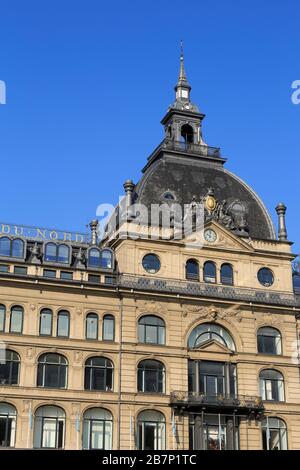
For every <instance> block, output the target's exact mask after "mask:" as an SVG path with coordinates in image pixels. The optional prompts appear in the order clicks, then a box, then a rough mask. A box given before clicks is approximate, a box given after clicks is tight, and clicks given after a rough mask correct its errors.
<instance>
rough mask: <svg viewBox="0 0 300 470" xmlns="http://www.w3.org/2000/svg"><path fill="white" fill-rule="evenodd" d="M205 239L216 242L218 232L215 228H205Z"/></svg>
mask: <svg viewBox="0 0 300 470" xmlns="http://www.w3.org/2000/svg"><path fill="white" fill-rule="evenodd" d="M204 239H205V240H206V241H207V242H208V243H214V242H215V241H216V239H217V234H216V232H215V231H214V230H212V229H211V228H208V229H207V230H205V232H204Z"/></svg>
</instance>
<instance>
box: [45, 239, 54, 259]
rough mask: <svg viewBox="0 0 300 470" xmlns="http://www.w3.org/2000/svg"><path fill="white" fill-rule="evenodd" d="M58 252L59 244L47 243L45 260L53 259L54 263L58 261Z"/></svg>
mask: <svg viewBox="0 0 300 470" xmlns="http://www.w3.org/2000/svg"><path fill="white" fill-rule="evenodd" d="M56 252H57V246H56V245H55V243H47V245H46V253H45V261H51V262H52V263H55V262H56Z"/></svg>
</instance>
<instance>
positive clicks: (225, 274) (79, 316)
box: [0, 56, 300, 450]
mask: <svg viewBox="0 0 300 470" xmlns="http://www.w3.org/2000/svg"><path fill="white" fill-rule="evenodd" d="M175 91H176V97H175V102H174V104H172V105H171V106H170V108H169V110H168V112H167V114H166V116H165V117H164V118H163V120H162V124H163V126H164V131H165V137H164V140H163V141H162V142H161V144H160V145H159V146H158V147H157V148H156V149H155V151H154V152H153V153H152V154H151V155H150V157H149V158H148V161H147V164H146V166H145V168H144V169H143V175H142V178H141V180H140V181H139V182H138V183H137V184H134V183H133V182H132V181H131V180H127V181H126V182H125V184H124V189H125V197H124V200H123V202H122V203H120V205H119V206H118V207H117V208H116V210H115V212H114V213H113V215H112V217H111V219H110V221H109V223H108V225H107V227H106V233H105V236H103V237H102V239H101V240H100V239H99V237H98V232H97V221H92V222H91V224H90V228H91V232H90V236H88V237H84V236H83V235H80V234H79V235H78V234H77V235H75V236H73V234H66V233H64V234H61V233H58V232H56V231H49V232H47V231H46V230H44V229H36V230H33V229H30V228H26V227H15V226H9V225H5V224H2V226H1V227H0V228H1V236H0V341H1V343H0V345H1V348H0V354H1V357H0V446H2V448H10V447H11V448H22V449H32V448H50V449H51V448H62V449H124V450H125V449H131V450H134V449H146V450H165V449H172V450H187V449H190V450H197V449H209V450H223V449H244V450H246V449H249V450H252V449H253V450H257V449H268V450H269V449H270V450H272V449H299V448H300V375H299V354H300V349H299V327H300V325H299V314H300V290H299V288H300V287H299V277H297V276H296V275H295V276H293V273H292V268H291V263H292V261H293V259H294V258H295V256H294V255H293V254H292V251H291V246H292V243H291V242H289V241H288V238H287V232H286V225H285V211H286V208H285V206H284V205H283V204H279V205H278V206H277V207H276V211H277V214H278V236H277V235H276V233H275V229H274V227H273V223H272V221H271V218H270V215H269V214H268V212H267V210H266V208H265V206H264V205H263V203H262V201H261V200H260V199H259V197H258V196H257V194H255V192H254V191H253V190H252V189H251V188H250V187H249V186H247V185H246V183H244V182H243V181H242V180H240V179H239V178H238V177H237V176H235V175H233V174H232V173H230V172H229V171H228V170H227V169H226V168H225V163H226V161H225V159H224V158H223V157H222V156H221V153H220V150H219V149H218V148H214V147H210V146H208V145H207V144H206V143H205V142H204V140H203V136H202V121H203V119H204V114H203V113H202V112H201V111H199V109H198V107H197V106H196V105H195V104H193V103H192V102H191V99H190V91H191V87H190V85H189V83H188V81H187V78H186V74H185V70H184V62H183V56H181V61H180V74H179V78H178V83H177V85H176V87H175ZM122 204H123V206H122ZM153 205H154V206H155V208H156V209H157V207H159V211H158V215H157V213H156V212H155V211H154V210H153V211H152V207H153ZM153 219H154V220H153ZM166 220H168V221H169V224H166V223H164V221H166ZM199 221H200V223H198V222H199ZM188 222H190V223H188ZM183 228H184V230H183ZM186 228H187V229H186Z"/></svg>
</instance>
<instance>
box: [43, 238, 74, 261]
mask: <svg viewBox="0 0 300 470" xmlns="http://www.w3.org/2000/svg"><path fill="white" fill-rule="evenodd" d="M50 245H53V246H54V247H55V260H47V247H48V246H50ZM63 247H66V248H67V249H68V258H67V261H66V262H64V261H59V250H60V248H63ZM71 259H72V246H71V245H70V244H69V243H67V242H62V243H59V242H55V241H53V240H52V241H47V242H45V243H44V245H43V263H44V264H45V265H47V266H60V267H61V266H70V264H71Z"/></svg>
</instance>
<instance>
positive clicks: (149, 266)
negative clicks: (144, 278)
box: [142, 254, 160, 274]
mask: <svg viewBox="0 0 300 470" xmlns="http://www.w3.org/2000/svg"><path fill="white" fill-rule="evenodd" d="M142 264H143V268H144V269H145V270H146V271H147V272H148V273H151V274H155V273H157V271H159V270H160V261H159V258H158V256H156V255H152V254H149V255H146V256H144V258H143V263H142Z"/></svg>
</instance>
